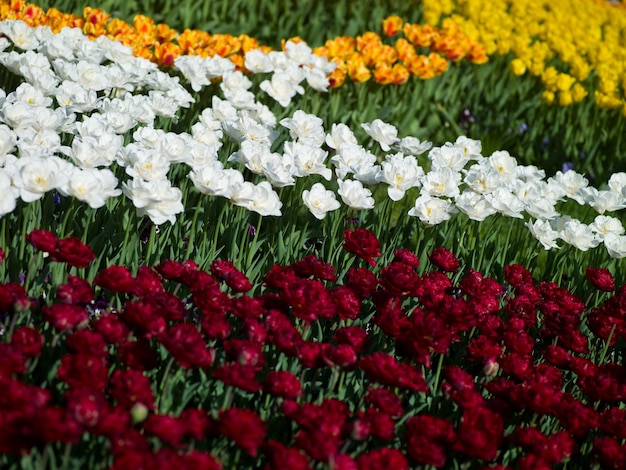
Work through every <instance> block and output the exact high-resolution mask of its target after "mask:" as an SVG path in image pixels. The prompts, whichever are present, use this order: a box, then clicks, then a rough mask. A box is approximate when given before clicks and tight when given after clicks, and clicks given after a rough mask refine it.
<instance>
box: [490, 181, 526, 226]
mask: <svg viewBox="0 0 626 470" xmlns="http://www.w3.org/2000/svg"><path fill="white" fill-rule="evenodd" d="M485 198H486V199H487V202H489V204H491V206H492V207H493V208H494V209H495V210H496V211H498V212H499V213H501V214H502V215H504V216H506V217H514V218H516V219H523V218H524V216H523V215H522V211H523V210H524V209H525V207H526V206H525V204H524V203H523V202H522V201H520V200H519V199H518V198H517V197H516V196H515V195H514V194H513V193H512V192H511V191H509V190H508V189H506V188H502V187H500V188H496V189H495V190H494V191H493V192H492V193H491V194H486V195H485Z"/></svg>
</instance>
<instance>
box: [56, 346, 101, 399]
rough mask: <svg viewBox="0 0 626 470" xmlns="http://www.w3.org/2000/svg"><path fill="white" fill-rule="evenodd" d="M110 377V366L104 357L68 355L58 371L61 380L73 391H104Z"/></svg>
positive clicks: (62, 359) (62, 360)
mask: <svg viewBox="0 0 626 470" xmlns="http://www.w3.org/2000/svg"><path fill="white" fill-rule="evenodd" d="M108 376H109V370H108V365H107V361H106V358H105V357H103V356H91V355H87V354H66V355H65V356H63V357H62V358H61V364H60V365H59V368H58V369H57V377H58V378H59V380H62V381H63V382H65V383H67V384H68V385H69V386H70V388H73V389H87V390H95V391H97V390H104V388H105V387H106V385H107V381H108Z"/></svg>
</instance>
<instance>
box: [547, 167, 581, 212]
mask: <svg viewBox="0 0 626 470" xmlns="http://www.w3.org/2000/svg"><path fill="white" fill-rule="evenodd" d="M548 184H550V185H554V187H555V188H557V190H558V191H560V192H561V196H567V197H569V198H570V199H573V200H574V201H576V202H577V203H578V204H584V203H585V198H584V195H583V194H584V193H582V192H581V190H582V189H583V188H586V187H587V185H588V184H589V180H588V179H587V178H585V177H584V176H583V175H581V174H580V173H576V172H575V171H574V170H569V171H566V172H565V173H563V172H561V171H557V172H556V174H555V175H554V176H553V177H552V178H549V179H548Z"/></svg>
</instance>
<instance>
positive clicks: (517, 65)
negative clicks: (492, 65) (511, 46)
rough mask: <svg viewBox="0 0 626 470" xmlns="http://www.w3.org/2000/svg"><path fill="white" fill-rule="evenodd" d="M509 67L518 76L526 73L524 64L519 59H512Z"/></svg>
mask: <svg viewBox="0 0 626 470" xmlns="http://www.w3.org/2000/svg"><path fill="white" fill-rule="evenodd" d="M510 68H511V72H513V75H516V76H518V77H519V76H521V75H524V74H525V73H526V64H524V61H522V60H521V59H513V60H512V61H511V63H510Z"/></svg>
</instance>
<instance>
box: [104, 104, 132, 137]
mask: <svg viewBox="0 0 626 470" xmlns="http://www.w3.org/2000/svg"><path fill="white" fill-rule="evenodd" d="M131 106H132V100H128V99H119V98H113V99H112V100H109V99H108V98H105V99H104V100H103V101H102V102H101V105H100V112H101V113H102V116H104V120H105V121H106V122H107V124H109V126H111V129H112V130H113V132H115V133H116V134H118V135H123V134H125V133H126V132H128V131H129V130H131V129H132V128H133V127H135V126H136V125H137V119H136V118H135V117H134V116H133V114H134V113H133V110H132V109H131Z"/></svg>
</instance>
